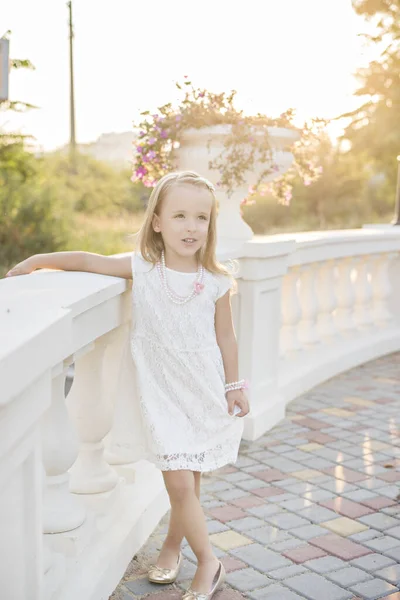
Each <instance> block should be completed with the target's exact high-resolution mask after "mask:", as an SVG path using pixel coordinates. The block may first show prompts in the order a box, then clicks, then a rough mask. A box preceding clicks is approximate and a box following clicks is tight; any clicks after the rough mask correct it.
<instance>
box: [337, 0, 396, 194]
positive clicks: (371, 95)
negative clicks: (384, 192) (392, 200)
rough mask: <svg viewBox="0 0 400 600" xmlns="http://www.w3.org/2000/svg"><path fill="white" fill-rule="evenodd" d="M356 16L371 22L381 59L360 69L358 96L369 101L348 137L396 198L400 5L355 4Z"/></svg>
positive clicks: (355, 115)
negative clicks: (380, 175) (382, 175)
mask: <svg viewBox="0 0 400 600" xmlns="http://www.w3.org/2000/svg"><path fill="white" fill-rule="evenodd" d="M353 6H354V8H355V10H356V12H357V13H358V14H360V15H362V16H364V17H365V18H366V19H367V20H369V21H371V22H372V23H373V24H374V26H375V29H376V34H375V35H373V36H371V35H370V36H367V37H368V39H369V41H370V43H371V44H372V45H375V46H376V49H377V51H380V54H379V57H378V58H377V59H376V60H374V61H373V62H371V63H370V64H369V66H368V67H367V68H365V69H360V70H359V72H358V78H359V80H360V87H359V89H358V91H357V95H358V96H360V97H364V98H365V99H366V101H365V102H364V104H362V106H361V107H360V108H358V109H357V110H355V111H353V112H351V113H347V114H346V115H344V116H347V117H351V123H350V124H349V126H348V127H347V129H346V131H345V137H346V138H347V139H348V140H349V141H350V142H351V146H352V151H353V152H354V153H356V154H358V155H360V156H361V155H363V156H364V158H365V159H367V160H368V162H369V163H370V165H371V167H372V170H373V172H374V173H383V174H384V175H385V177H386V180H387V182H388V184H389V187H390V189H391V190H392V191H391V194H392V197H393V196H394V189H395V182H396V173H397V164H396V156H397V155H398V154H400V118H399V115H400V3H399V2H398V0H353Z"/></svg>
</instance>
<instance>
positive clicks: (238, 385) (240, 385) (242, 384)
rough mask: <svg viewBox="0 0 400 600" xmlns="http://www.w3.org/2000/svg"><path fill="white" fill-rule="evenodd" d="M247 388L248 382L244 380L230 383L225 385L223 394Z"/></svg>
mask: <svg viewBox="0 0 400 600" xmlns="http://www.w3.org/2000/svg"><path fill="white" fill-rule="evenodd" d="M248 387H249V383H248V381H246V379H241V380H240V381H232V382H231V383H226V384H225V393H226V392H232V391H233V390H247V388H248Z"/></svg>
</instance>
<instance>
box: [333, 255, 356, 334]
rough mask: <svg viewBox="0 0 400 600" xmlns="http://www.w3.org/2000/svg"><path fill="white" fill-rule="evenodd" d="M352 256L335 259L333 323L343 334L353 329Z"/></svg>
mask: <svg viewBox="0 0 400 600" xmlns="http://www.w3.org/2000/svg"><path fill="white" fill-rule="evenodd" d="M352 271H353V258H342V259H339V260H338V261H337V267H336V286H335V287H336V300H337V308H336V311H335V317H334V319H335V323H336V327H337V329H338V331H339V333H343V334H345V335H347V334H349V333H352V332H353V330H354V329H355V324H354V319H353V310H354V299H355V294H354V283H353V279H352Z"/></svg>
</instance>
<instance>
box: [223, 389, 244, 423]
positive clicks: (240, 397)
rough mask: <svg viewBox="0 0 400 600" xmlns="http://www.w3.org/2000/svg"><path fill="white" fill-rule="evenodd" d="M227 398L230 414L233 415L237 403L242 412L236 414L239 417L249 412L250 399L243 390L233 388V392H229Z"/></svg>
mask: <svg viewBox="0 0 400 600" xmlns="http://www.w3.org/2000/svg"><path fill="white" fill-rule="evenodd" d="M226 399H227V401H228V412H229V414H230V415H233V409H234V406H235V404H236V405H237V406H238V407H239V408H240V409H241V411H240V413H238V414H237V415H236V416H237V417H245V416H246V415H247V414H248V413H249V411H250V407H249V401H248V399H247V396H246V394H245V393H244V391H243V390H232V391H231V392H227V393H226Z"/></svg>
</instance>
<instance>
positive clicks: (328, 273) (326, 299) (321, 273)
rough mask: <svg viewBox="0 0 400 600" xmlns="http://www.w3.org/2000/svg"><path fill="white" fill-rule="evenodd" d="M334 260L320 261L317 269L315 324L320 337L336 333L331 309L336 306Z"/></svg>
mask: <svg viewBox="0 0 400 600" xmlns="http://www.w3.org/2000/svg"><path fill="white" fill-rule="evenodd" d="M334 265H335V261H334V260H327V261H325V262H323V263H320V264H319V266H318V271H317V297H318V306H319V313H318V316H317V326H318V331H319V334H320V336H321V338H333V337H334V336H335V335H336V333H337V330H336V327H335V322H334V319H333V311H334V310H335V309H336V307H337V300H336V295H335V285H334V281H335V280H334Z"/></svg>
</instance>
